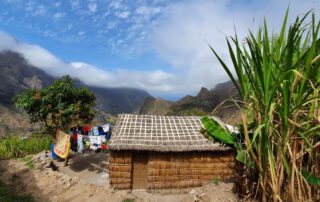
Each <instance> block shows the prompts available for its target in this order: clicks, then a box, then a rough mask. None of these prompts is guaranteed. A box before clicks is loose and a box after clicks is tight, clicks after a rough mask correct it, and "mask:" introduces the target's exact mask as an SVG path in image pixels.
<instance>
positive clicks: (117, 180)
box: [109, 151, 132, 189]
mask: <svg viewBox="0 0 320 202" xmlns="http://www.w3.org/2000/svg"><path fill="white" fill-rule="evenodd" d="M131 173H132V152H129V151H118V152H116V151H110V155H109V175H110V184H111V186H113V187H114V188H116V189H131V188H132V176H131Z"/></svg>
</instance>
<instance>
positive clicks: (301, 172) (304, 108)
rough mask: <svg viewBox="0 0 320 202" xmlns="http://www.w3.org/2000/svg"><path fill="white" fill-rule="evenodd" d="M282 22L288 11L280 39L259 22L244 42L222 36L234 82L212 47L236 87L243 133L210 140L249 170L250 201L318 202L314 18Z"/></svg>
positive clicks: (319, 67)
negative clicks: (230, 148) (232, 149)
mask: <svg viewBox="0 0 320 202" xmlns="http://www.w3.org/2000/svg"><path fill="white" fill-rule="evenodd" d="M287 18H288V11H287V13H286V15H285V18H284V22H283V26H282V29H281V31H280V33H279V34H274V33H272V34H270V33H269V29H268V26H267V22H266V21H265V22H264V26H263V27H261V28H259V30H258V33H257V35H256V36H255V35H254V34H253V33H252V32H250V33H249V36H247V37H246V38H245V40H239V39H238V37H237V35H235V36H234V37H231V38H227V46H228V49H229V53H230V57H231V60H232V63H233V68H234V69H235V72H236V76H237V77H234V76H233V75H232V73H231V71H232V67H229V66H227V65H226V63H224V61H223V60H222V59H221V58H220V56H219V55H218V54H217V52H216V51H215V50H214V49H213V48H212V47H210V48H211V50H212V51H213V53H214V54H215V56H216V57H217V58H218V60H219V61H220V63H221V65H222V67H223V68H224V70H225V71H226V72H227V74H228V75H229V77H230V79H231V80H232V81H233V82H234V85H235V86H236V87H237V90H238V92H239V94H240V95H241V100H240V101H239V102H240V103H241V106H242V126H241V133H240V134H238V135H235V138H229V137H227V138H226V139H227V140H228V142H224V139H223V138H219V139H217V138H216V137H214V136H212V137H213V138H214V139H216V140H217V141H220V142H223V143H226V144H229V145H234V146H235V148H236V149H237V150H238V155H237V159H238V160H240V161H242V162H244V163H245V164H247V167H250V168H251V169H252V170H253V179H252V180H253V181H255V182H256V183H254V184H256V186H255V187H253V190H254V191H253V192H252V193H251V195H252V196H256V197H257V198H258V199H259V200H262V201H282V200H284V201H316V200H317V199H316V197H317V196H316V194H314V193H317V192H316V189H319V186H318V187H316V186H313V185H320V180H319V178H317V177H316V176H315V175H314V174H315V170H316V169H319V168H317V167H318V166H319V163H320V162H317V158H316V156H317V155H319V154H316V152H315V148H317V147H319V134H320V119H319V115H320V114H319V112H320V107H319V106H320V94H319V92H320V57H319V54H320V39H319V35H318V34H319V30H320V21H317V20H316V19H317V18H316V17H315V14H311V12H308V13H307V14H306V15H305V16H302V18H300V17H297V18H296V20H295V22H294V23H293V24H292V25H290V26H289V27H287ZM307 21H309V22H307ZM207 128H209V126H207ZM208 132H209V134H210V131H208ZM211 135H212V134H211ZM221 136H223V133H221ZM230 141H231V143H230ZM232 142H233V143H232Z"/></svg>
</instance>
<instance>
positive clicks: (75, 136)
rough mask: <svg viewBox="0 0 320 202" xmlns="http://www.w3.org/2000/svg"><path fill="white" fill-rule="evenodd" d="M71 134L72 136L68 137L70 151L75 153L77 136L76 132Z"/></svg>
mask: <svg viewBox="0 0 320 202" xmlns="http://www.w3.org/2000/svg"><path fill="white" fill-rule="evenodd" d="M71 133H72V136H71V137H70V143H71V150H72V151H74V152H77V151H78V140H77V137H78V135H77V133H76V132H71ZM69 134H70V132H69Z"/></svg>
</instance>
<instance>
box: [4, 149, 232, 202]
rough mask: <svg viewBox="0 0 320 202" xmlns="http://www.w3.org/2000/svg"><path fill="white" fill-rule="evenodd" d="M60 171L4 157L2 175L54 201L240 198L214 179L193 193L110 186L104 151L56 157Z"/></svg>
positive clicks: (18, 186)
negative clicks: (59, 159)
mask: <svg viewBox="0 0 320 202" xmlns="http://www.w3.org/2000/svg"><path fill="white" fill-rule="evenodd" d="M54 163H55V165H56V166H57V167H58V169H59V171H53V170H52V169H51V168H47V169H36V168H34V169H30V168H29V167H27V166H26V164H25V162H23V161H22V160H4V161H0V179H1V180H3V181H4V182H6V183H8V184H13V185H14V187H15V192H16V193H18V194H31V195H32V196H33V197H34V198H35V200H36V201H40V202H41V201H52V202H64V201H74V202H82V201H83V202H85V201H90V202H96V201H97V202H99V201H110V202H113V201H114V202H121V201H123V200H124V199H126V198H130V199H134V201H135V202H149V201H150V202H181V201H186V202H192V201H195V200H198V201H237V197H236V196H235V194H233V193H232V186H233V185H232V184H231V183H222V182H220V183H219V184H218V185H215V184H214V183H210V184H208V185H205V186H203V187H201V188H196V189H194V190H193V192H192V193H189V194H169V195H163V194H155V193H148V192H145V191H133V192H128V191H116V190H114V189H112V188H110V187H109V175H108V160H107V155H106V154H104V153H98V154H97V153H91V154H86V155H76V156H74V157H73V158H72V159H71V160H70V164H69V165H68V166H67V167H63V162H56V161H54Z"/></svg>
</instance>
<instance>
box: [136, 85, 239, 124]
mask: <svg viewBox="0 0 320 202" xmlns="http://www.w3.org/2000/svg"><path fill="white" fill-rule="evenodd" d="M231 98H233V99H238V95H237V91H236V88H235V87H234V85H233V83H232V82H231V81H228V82H225V83H220V84H218V85H216V87H215V88H214V89H212V90H208V89H207V88H201V90H200V91H199V93H198V94H197V95H196V96H191V95H187V96H185V97H183V98H182V99H180V100H179V101H177V102H170V101H166V100H162V99H159V98H158V99H155V98H153V97H148V98H147V99H146V100H145V102H144V104H143V106H142V107H141V110H140V112H139V113H140V114H158V115H196V116H202V115H210V114H213V115H216V116H218V117H220V118H222V119H223V120H224V121H225V122H228V123H238V122H239V121H240V116H239V113H238V111H239V110H238V108H237V107H236V106H235V105H234V103H233V102H232V101H231V100H230V99H231Z"/></svg>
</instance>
